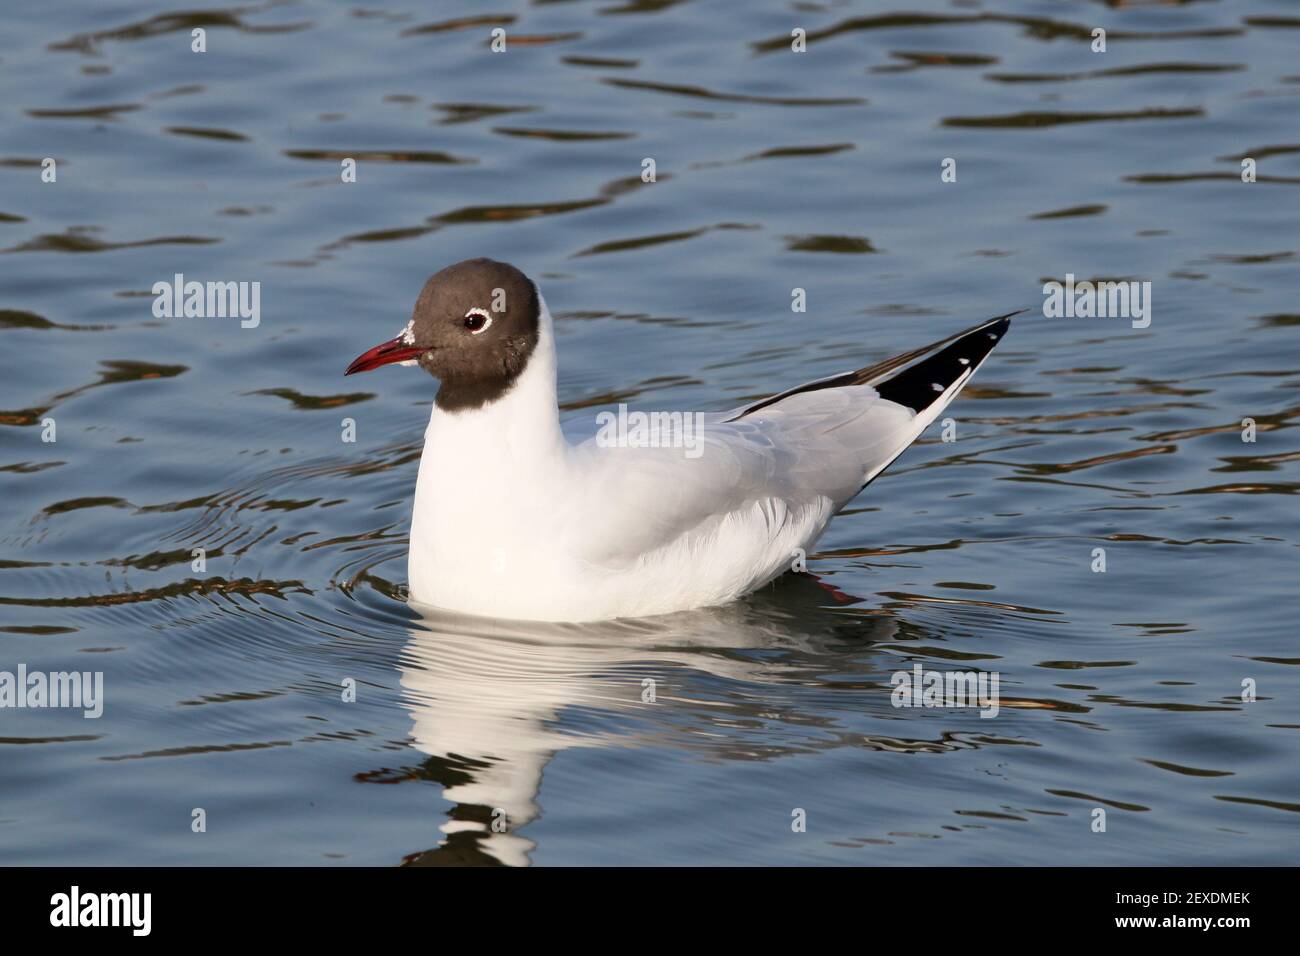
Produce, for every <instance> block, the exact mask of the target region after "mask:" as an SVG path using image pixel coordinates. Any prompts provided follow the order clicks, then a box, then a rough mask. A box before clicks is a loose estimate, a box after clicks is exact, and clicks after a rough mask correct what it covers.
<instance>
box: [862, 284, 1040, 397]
mask: <svg viewBox="0 0 1300 956" xmlns="http://www.w3.org/2000/svg"><path fill="white" fill-rule="evenodd" d="M1026 311H1027V310H1026V309H1019V310H1017V311H1015V312H1008V313H1007V314H1006V315H1000V316H998V317H997V318H993V319H989V320H988V321H987V322H982V323H980V324H979V325H977V326H974V327H973V328H969V329H967V330H966V331H964V332H959V333H957V334H956V335H954V336H953V337H952V338H951V339H947V340H945V341H944V342H938V343H936V344H935V346H932V348H937V349H938V350H937V351H935V352H933V353H932V354H930V355H928V356H927V357H925V358H923V359H921V360H920V361H919V362H916V363H914V364H912V365H909V366H908V367H907V368H905V369H903V370H902V371H900V372H897V373H895V374H894V375H892V376H890V377H889V378H888V379H885V380H884V381H881V382H877V383H876V384H875V389H876V391H877V392H879V393H880V397H881V398H883V399H885V400H886V401H890V402H897V403H898V404H899V405H904V406H906V407H907V408H910V409H912V410H913V411H915V412H916V413H917V414H920V413H921V412H923V411H925V410H926V409H927V408H929V407H930V406H931V405H933V404H934V403H935V402H936V401H938V400H939V399H940V397H942V395H943V394H944V393H945V392H946V391H948V389H949V388H950V387H951V386H952V384H953V383H954V382H956V381H958V380H959V379H961V378H962V377H963V376H965V375H968V374H970V373H973V372H974V371H975V370H976V369H977V368H979V367H980V365H981V364H983V362H984V360H985V359H986V358H988V355H989V353H990V352H992V351H993V347H994V346H995V345H997V344H998V343H999V342H1001V341H1002V337H1003V336H1004V335H1006V334H1007V330H1008V329H1010V328H1011V320H1012V319H1013V318H1014V317H1015V316H1017V315H1021V314H1023V313H1024V312H1026Z"/></svg>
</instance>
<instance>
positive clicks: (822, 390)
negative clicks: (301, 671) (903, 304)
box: [409, 296, 1006, 621]
mask: <svg viewBox="0 0 1300 956" xmlns="http://www.w3.org/2000/svg"><path fill="white" fill-rule="evenodd" d="M538 301H539V304H540V321H539V329H538V333H539V334H538V339H537V344H536V347H535V349H534V351H533V353H532V355H531V357H530V358H529V360H528V363H527V366H526V368H524V370H523V372H522V373H521V374H520V375H519V376H518V379H517V380H516V381H515V382H514V384H513V387H511V388H510V389H509V391H507V392H506V393H505V394H504V395H502V396H501V397H499V398H497V399H496V400H495V401H492V402H490V403H488V404H486V405H484V406H483V407H481V408H476V409H473V410H471V411H446V410H444V409H442V408H440V407H437V406H435V407H434V409H433V412H432V414H431V416H430V420H429V427H428V429H427V431H426V432H425V445H424V453H423V457H422V459H421V462H420V472H419V479H418V481H417V484H416V491H415V509H414V515H413V519H412V525H411V547H410V557H409V577H410V595H411V597H412V599H413V600H415V601H417V602H420V603H424V604H428V605H432V606H434V607H440V608H445V609H449V610H453V611H459V612H464V613H469V614H476V615H486V616H493V617H503V618H517V619H530V620H545V621H591V620H602V619H609V618H617V617H639V616H645V615H653V614H662V613H666V612H670V611H677V610H684V609H688V608H695V607H705V606H711V605H717V604H723V603H726V602H728V601H731V600H734V599H736V598H738V597H741V596H742V595H744V594H747V593H749V592H751V591H753V590H754V589H756V588H758V587H761V586H762V585H764V584H766V583H768V582H769V581H771V580H772V579H774V578H775V577H777V576H778V575H780V574H781V573H783V572H785V571H787V570H789V569H790V568H791V566H792V563H793V562H794V561H795V555H796V553H797V551H798V550H799V549H802V550H803V551H804V552H808V551H811V550H812V548H813V546H814V545H815V544H816V542H817V539H818V538H819V537H820V536H821V534H822V532H823V531H825V529H826V526H827V524H828V523H829V522H830V520H831V518H832V517H833V516H834V515H835V514H836V512H838V511H839V510H840V509H841V508H843V507H844V506H845V505H846V504H847V503H848V502H849V500H850V499H852V498H853V497H854V496H855V495H856V494H857V493H858V492H859V491H860V490H861V489H862V488H863V486H865V485H866V484H867V483H868V482H870V481H871V480H872V479H873V478H874V477H875V476H876V475H877V474H879V473H880V472H881V471H882V470H883V469H884V468H885V467H886V466H888V465H889V463H890V462H892V461H893V460H894V459H895V458H896V457H897V456H898V455H899V454H900V453H901V452H902V451H903V450H904V449H905V448H906V447H907V446H908V445H909V444H911V443H912V441H913V440H915V438H916V437H917V436H918V435H919V434H920V433H921V432H922V431H923V430H924V428H925V427H926V426H927V425H928V424H929V423H930V422H931V421H933V420H934V419H935V417H937V416H938V414H939V413H940V412H941V411H942V410H943V409H944V408H945V407H946V406H947V404H948V403H949V402H950V401H951V400H952V399H953V397H955V396H956V394H957V393H958V392H959V391H960V390H961V389H962V387H963V386H964V385H965V384H966V382H967V381H968V380H969V379H970V376H971V375H972V374H973V373H974V372H975V370H976V369H977V368H978V367H979V365H980V364H981V363H982V361H983V360H984V358H985V357H986V356H987V354H988V351H989V349H991V348H992V345H993V343H994V342H996V340H997V339H998V338H999V337H1000V335H1001V334H1002V332H1004V331H1005V329H1006V317H1003V318H1001V319H996V320H991V321H990V322H988V323H985V324H984V325H982V326H978V327H976V328H975V329H971V330H968V331H967V332H964V333H961V334H960V335H958V336H954V337H953V338H951V339H948V340H945V341H944V342H940V343H936V344H935V345H934V346H929V347H927V348H926V349H919V350H917V351H916V352H913V353H907V354H906V355H904V356H900V357H899V358H898V359H896V360H890V362H886V363H881V364H880V365H878V366H874V367H873V368H871V369H865V370H862V371H861V372H859V373H850V374H849V375H848V376H843V377H840V378H837V379H833V380H825V381H824V383H823V384H817V383H814V384H813V385H810V386H804V387H803V390H799V389H795V390H792V391H791V392H790V393H786V394H785V395H784V396H778V397H777V398H776V399H774V400H768V402H767V403H759V406H751V407H750V409H748V410H746V409H740V410H737V411H735V412H731V413H728V414H710V415H706V416H704V418H703V426H704V427H703V430H702V433H701V434H700V435H699V436H698V437H699V441H700V445H699V447H698V449H696V450H695V451H693V452H692V453H691V454H687V453H686V450H685V449H684V448H682V447H653V448H646V447H626V446H613V447H609V446H607V445H605V444H604V443H601V442H598V441H597V440H596V439H595V438H589V439H587V440H586V441H583V442H581V443H577V444H571V443H570V442H569V441H568V440H566V438H565V435H564V433H563V431H562V429H561V426H560V419H559V413H558V406H557V400H556V360H555V340H554V335H553V331H552V322H551V316H550V313H549V311H548V310H547V308H546V304H545V302H544V301H542V300H541V298H540V296H539V297H538ZM967 346H969V347H967ZM963 351H964V352H969V353H970V354H969V355H958V354H956V353H957V352H963ZM936 352H938V353H940V354H939V356H938V357H939V359H940V360H939V361H938V362H937V364H936V363H934V362H932V363H931V365H929V366H927V365H926V364H925V362H926V356H932V355H936ZM905 360H906V361H905ZM904 366H906V367H904ZM900 369H901V371H900ZM941 373H942V374H941ZM918 375H919V376H920V377H921V379H926V380H927V381H920V380H918V379H917V376H918ZM931 377H938V378H940V380H939V381H935V382H929V381H928V379H929V378H931ZM858 382H861V383H860V384H859V383H858ZM918 388H919V389H920V390H921V391H922V392H926V391H928V390H932V391H928V394H927V395H926V397H925V398H923V399H921V398H908V400H909V401H912V402H913V404H915V405H917V406H921V407H920V410H919V411H918V410H917V409H916V408H914V407H909V405H908V404H904V403H903V402H902V401H900V400H891V399H890V398H887V397H885V396H886V395H890V396H893V397H894V398H895V399H897V398H899V397H900V396H904V397H906V396H913V395H916V394H917V392H918ZM925 403H928V404H925ZM760 406H761V407H760Z"/></svg>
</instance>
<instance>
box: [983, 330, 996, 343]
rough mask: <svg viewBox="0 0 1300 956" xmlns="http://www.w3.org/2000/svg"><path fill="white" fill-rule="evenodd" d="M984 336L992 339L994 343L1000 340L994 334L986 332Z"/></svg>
mask: <svg viewBox="0 0 1300 956" xmlns="http://www.w3.org/2000/svg"><path fill="white" fill-rule="evenodd" d="M984 334H985V335H987V336H988V337H989V338H991V339H992V340H993V341H994V342H996V341H997V340H998V337H997V334H996V333H994V332H985V333H984Z"/></svg>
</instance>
